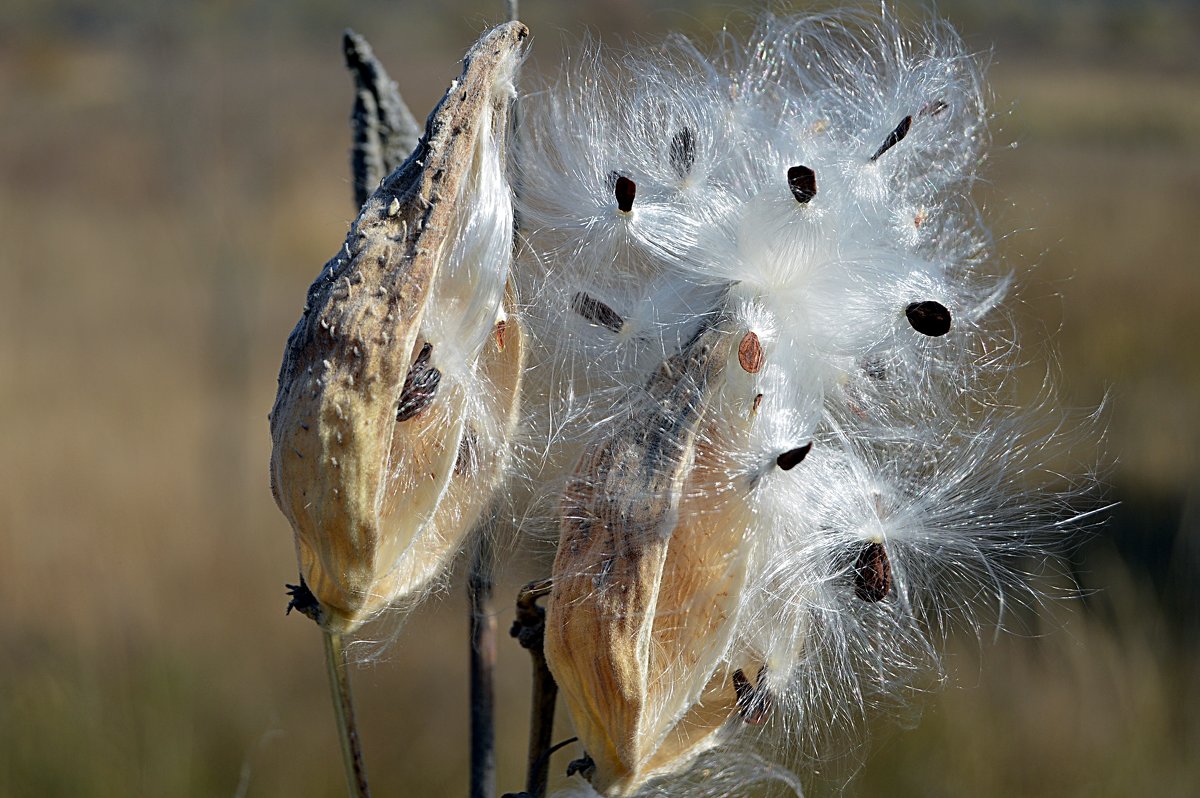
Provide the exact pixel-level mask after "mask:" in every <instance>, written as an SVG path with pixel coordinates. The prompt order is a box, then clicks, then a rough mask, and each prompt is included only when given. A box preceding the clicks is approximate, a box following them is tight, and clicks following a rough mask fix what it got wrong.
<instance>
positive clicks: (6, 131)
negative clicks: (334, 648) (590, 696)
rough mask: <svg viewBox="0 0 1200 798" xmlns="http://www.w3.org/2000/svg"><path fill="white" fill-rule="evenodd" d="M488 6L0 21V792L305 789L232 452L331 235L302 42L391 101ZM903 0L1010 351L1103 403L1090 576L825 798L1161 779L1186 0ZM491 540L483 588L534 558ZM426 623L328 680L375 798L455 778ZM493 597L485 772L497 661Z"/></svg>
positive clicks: (1181, 395) (553, 23) (1199, 249)
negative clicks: (986, 126)
mask: <svg viewBox="0 0 1200 798" xmlns="http://www.w3.org/2000/svg"><path fill="white" fill-rule="evenodd" d="M498 6H499V0H496V2H494V3H492V2H489V3H482V2H466V1H465V0H459V1H457V2H434V1H433V0H429V1H428V2H408V3H405V2H382V0H376V1H375V2H356V3H346V2H332V1H330V2H318V0H306V1H305V2H296V3H282V2H279V3H273V2H266V0H262V1H261V2H254V3H235V2H187V3H185V2H179V3H149V2H144V3H143V2H135V1H134V0H122V1H115V2H108V3H101V2H99V1H98V0H97V2H95V3H87V2H82V1H81V0H46V1H44V2H40V1H37V0H6V2H5V3H4V4H3V6H2V8H0V275H2V276H3V283H2V287H0V370H2V374H3V376H2V377H0V441H2V443H0V607H2V608H3V612H0V794H2V795H14V796H17V795H31V796H57V795H62V796H83V795H87V796H110V795H111V796H130V795H145V796H191V795H195V796H208V795H259V796H278V795H290V796H317V795H325V796H335V795H339V794H340V791H341V789H342V787H341V784H342V781H341V778H342V777H341V774H340V771H339V768H338V762H337V758H336V741H335V738H334V736H333V728H332V723H331V714H332V713H331V711H330V708H329V706H328V700H327V697H326V692H325V683H324V675H323V673H322V672H321V663H320V640H319V637H318V635H317V633H316V631H315V629H314V628H312V626H311V624H309V623H308V622H307V621H306V620H305V619H303V618H300V617H297V616H293V617H290V618H285V617H284V616H283V607H284V603H285V597H284V594H283V583H284V582H285V581H289V580H291V579H292V578H293V576H294V573H295V568H294V562H293V553H292V546H291V541H290V533H289V530H288V528H287V526H286V523H285V521H284V519H283V517H282V516H281V515H280V514H279V513H278V512H277V511H276V509H275V507H274V505H273V503H272V501H271V499H270V495H269V492H268V488H267V470H266V462H267V456H268V449H269V441H268V435H267V424H266V412H267V410H268V408H269V405H270V402H271V399H272V397H273V395H274V381H275V375H276V372H277V369H278V365H279V358H280V353H281V351H282V344H283V340H284V337H285V336H286V334H287V332H288V330H289V329H290V327H291V325H292V324H293V323H294V321H295V319H296V316H297V314H298V312H299V308H300V306H301V304H302V301H303V295H304V290H305V288H306V287H307V285H308V283H309V281H310V280H311V278H312V277H313V275H315V273H316V272H317V270H318V269H319V268H320V266H321V264H322V263H323V262H324V260H325V259H326V257H328V256H329V255H330V254H332V253H333V251H334V250H335V249H336V248H337V246H339V244H340V241H341V238H342V236H343V234H344V230H345V226H346V224H347V223H348V221H349V220H350V218H351V216H352V209H351V207H350V193H351V187H350V182H349V178H348V176H347V158H346V153H347V145H348V134H347V130H346V124H345V121H346V117H347V115H348V112H349V104H350V99H351V94H350V81H349V78H348V77H347V76H346V75H345V74H344V73H343V70H342V64H341V55H340V50H339V38H340V32H341V29H342V28H343V27H344V26H347V25H349V26H353V27H355V28H356V29H358V30H359V31H361V32H363V33H365V34H366V35H367V36H368V37H369V38H370V40H371V41H372V42H373V44H374V45H375V48H376V50H377V52H378V53H379V54H380V55H381V56H382V58H383V59H384V61H385V63H386V64H387V65H388V66H389V68H390V69H391V70H392V72H393V74H394V75H396V76H397V77H398V79H399V82H400V84H401V87H402V89H403V91H404V93H405V95H406V97H407V98H408V99H409V101H410V103H411V104H412V106H413V107H414V109H415V110H417V111H418V113H419V114H423V113H424V112H425V111H426V110H428V108H429V107H430V106H431V105H432V103H433V102H434V101H435V100H436V99H437V97H438V96H440V94H441V91H442V90H443V89H444V87H445V85H446V84H447V82H448V81H449V80H450V78H452V77H453V76H455V75H456V74H457V72H458V67H457V65H456V59H458V58H459V57H460V56H461V53H462V51H463V50H464V49H465V48H466V47H467V46H468V45H469V44H470V43H471V42H472V41H473V40H474V38H475V35H476V34H477V33H478V32H479V31H481V30H482V29H483V28H484V27H485V26H486V25H487V23H489V22H493V21H497V20H498V18H499V11H498V9H497V7H498ZM941 7H942V11H943V13H944V14H946V15H947V16H948V17H949V18H950V19H951V20H953V21H955V22H957V23H958V25H959V26H960V28H961V29H962V30H963V32H964V34H965V35H966V37H967V39H968V41H969V43H970V44H971V46H972V47H973V48H975V49H976V50H978V51H980V52H991V53H992V57H991V60H992V64H993V65H992V68H991V71H990V74H991V78H992V83H993V87H994V91H995V101H994V103H993V108H994V109H995V111H996V119H995V123H994V133H995V141H996V146H995V148H994V149H993V152H992V161H991V163H990V165H989V166H988V168H987V174H988V175H989V177H990V179H991V183H990V185H988V186H987V187H985V189H984V193H983V198H984V199H985V200H986V202H987V205H988V214H989V217H990V218H991V220H992V221H993V224H994V228H995V230H996V232H997V234H998V236H999V237H1000V249H1001V251H1002V255H1003V258H1004V260H1005V262H1006V263H1007V264H1008V265H1009V266H1010V267H1012V268H1014V269H1015V270H1017V271H1018V273H1019V274H1020V291H1019V297H1020V299H1021V301H1022V303H1023V304H1022V305H1021V306H1020V321H1021V326H1022V329H1023V331H1024V334H1025V340H1026V341H1027V343H1029V344H1030V347H1029V349H1028V350H1027V351H1028V354H1029V355H1030V357H1032V358H1034V359H1043V358H1044V357H1045V353H1046V351H1047V348H1049V347H1056V348H1057V350H1058V352H1059V361H1058V362H1059V367H1060V370H1061V372H1062V376H1061V382H1062V384H1063V386H1064V392H1063V393H1064V396H1065V398H1066V401H1067V402H1069V403H1070V404H1072V405H1073V406H1076V407H1083V408H1086V407H1090V406H1095V405H1097V404H1098V403H1100V402H1101V401H1102V399H1103V398H1104V396H1105V394H1106V392H1107V393H1108V394H1109V395H1110V396H1111V404H1110V406H1109V408H1108V410H1107V413H1106V415H1105V419H1106V421H1107V424H1108V428H1109V436H1108V441H1107V451H1108V454H1107V455H1106V461H1107V462H1109V463H1115V465H1114V466H1113V467H1112V470H1111V475H1110V477H1109V484H1110V485H1111V489H1110V496H1111V498H1113V499H1114V500H1119V501H1121V502H1123V504H1122V506H1121V507H1120V508H1118V509H1117V510H1115V511H1113V513H1112V514H1111V515H1112V520H1111V522H1110V523H1109V524H1108V525H1107V526H1106V527H1105V528H1104V529H1103V530H1102V531H1101V532H1100V533H1099V534H1098V535H1097V536H1096V538H1095V539H1094V540H1093V541H1092V542H1091V543H1090V544H1089V545H1088V546H1087V547H1086V548H1085V549H1084V550H1083V551H1082V552H1081V554H1080V556H1079V558H1078V561H1077V562H1076V563H1075V568H1076V569H1077V573H1078V575H1079V578H1080V580H1081V581H1082V583H1083V584H1084V585H1085V586H1086V587H1088V588H1091V589H1094V590H1095V591H1097V592H1096V593H1094V594H1093V595H1091V596H1090V597H1089V598H1088V599H1087V600H1086V601H1074V602H1070V603H1068V604H1066V605H1063V606H1059V607H1058V608H1056V610H1055V612H1054V613H1053V614H1054V615H1055V616H1056V617H1055V620H1053V621H1052V622H1049V623H1046V624H1044V625H1042V626H1038V627H1036V628H1034V629H1032V630H1029V632H1027V633H1026V634H1023V635H1020V636H1006V637H1002V638H1001V639H1000V641H999V642H998V643H997V644H996V645H991V644H990V643H987V644H985V645H984V646H983V651H982V656H980V653H979V651H978V648H979V647H978V646H977V645H976V643H975V642H974V640H971V639H968V640H963V641H956V642H955V643H954V645H952V647H951V658H950V669H951V673H952V686H951V687H950V688H949V689H948V690H945V691H943V692H941V693H940V694H938V695H936V696H934V697H932V698H931V699H930V700H929V701H927V702H925V704H924V708H925V712H924V715H923V717H920V718H919V724H918V725H917V727H916V729H915V730H911V731H908V730H901V729H898V728H897V727H896V725H895V724H892V723H888V722H880V723H878V724H877V725H876V731H877V732H878V734H876V736H875V748H876V750H875V751H874V752H873V754H872V756H871V759H870V763H869V764H868V766H867V767H866V769H865V772H864V773H863V774H862V776H861V778H860V779H859V780H858V781H856V782H854V783H853V784H851V786H850V787H849V790H848V793H849V794H851V795H862V796H868V795H879V796H889V798H896V797H898V796H908V795H912V796H930V795H932V796H943V795H944V796H957V795H966V794H970V795H977V796H993V795H994V796H1006V795H1030V796H1067V795H1079V796H1084V795H1087V796H1129V795H1155V796H1160V797H1161V796H1185V795H1193V794H1196V793H1197V792H1198V791H1200V758H1198V757H1197V756H1196V751H1198V750H1200V733H1198V732H1200V695H1198V692H1200V678H1198V677H1200V660H1198V658H1197V656H1196V654H1197V648H1196V643H1197V634H1196V632H1197V629H1198V628H1200V624H1197V614H1196V607H1197V599H1198V592H1197V589H1196V587H1195V585H1196V581H1197V578H1198V577H1200V565H1198V562H1200V545H1198V538H1197V535H1200V494H1198V493H1197V490H1196V483H1197V477H1198V475H1200V468H1198V460H1197V454H1196V453H1197V450H1198V449H1200V412H1198V410H1197V408H1198V407H1200V341H1198V339H1200V322H1198V321H1197V310H1196V308H1197V305H1198V304H1200V246H1198V245H1197V243H1196V241H1197V235H1198V233H1200V229H1198V228H1200V13H1198V12H1197V10H1196V7H1195V5H1194V4H1185V3H1166V2H1154V3H1150V2H1147V3H1136V2H1115V1H1114V2H1107V3H1092V4H1088V3H1082V2H1075V3H1064V4H1043V3H1038V2H1035V0H1022V1H1020V2H1018V1H1017V0H1012V2H1007V3H1000V4H993V3H985V2H983V0H974V1H972V2H967V1H965V0H962V1H957V2H955V1H951V0H946V1H945V2H943V3H941ZM523 18H524V20H525V21H526V22H527V23H528V24H529V25H530V26H531V27H532V29H533V31H534V50H533V52H534V56H533V59H532V60H531V62H530V64H531V66H530V68H531V69H539V68H541V69H545V68H549V67H551V66H552V65H553V64H554V63H555V61H556V59H557V53H558V52H559V50H560V42H561V41H562V40H563V37H564V35H565V36H566V37H567V38H568V39H569V38H571V37H576V36H578V35H579V34H580V33H581V32H582V31H583V30H584V29H585V27H591V28H592V29H593V30H596V31H599V32H600V33H601V35H602V37H603V38H605V39H607V38H609V37H616V36H618V35H621V36H624V35H630V34H634V33H638V34H645V35H647V36H654V35H657V34H658V33H660V32H661V31H663V30H665V29H667V28H683V29H686V30H689V31H694V32H704V31H711V30H714V29H715V28H716V27H718V26H719V25H720V24H721V23H722V22H723V21H725V20H726V19H729V20H730V21H731V24H733V25H734V26H735V27H742V28H744V27H745V21H746V17H745V15H744V14H742V13H740V12H738V11H737V10H736V9H734V8H733V7H731V6H730V5H727V4H721V5H719V6H718V5H710V4H706V3H701V2H696V3H688V2H674V3H670V2H654V3H635V2H599V1H598V0H597V1H595V2H586V3H578V4H576V3H555V2H551V0H539V1H538V2H533V1H532V0H527V2H525V3H524V13H523ZM1010 144H1012V145H1014V146H1015V148H1013V147H1010V146H1009V145H1010ZM1038 368H1040V367H1035V368H1034V369H1033V371H1031V375H1032V379H1034V380H1036V379H1038V378H1039V377H1040V371H1039V370H1038ZM1084 454H1085V458H1086V456H1087V453H1084ZM529 549H530V547H524V548H523V549H522V550H520V551H518V552H516V555H517V560H518V565H517V567H516V568H515V571H516V573H514V574H513V575H512V576H511V577H510V583H509V584H507V585H506V586H504V587H503V588H502V590H503V591H505V592H504V595H511V593H512V590H513V585H515V584H516V583H517V581H518V580H520V579H522V578H524V577H526V576H533V575H538V574H539V573H540V572H541V571H544V570H545V568H546V563H545V560H544V559H543V560H541V561H539V560H538V559H537V558H536V556H534V555H535V554H536V552H533V553H531V551H530V550H529ZM543 554H544V552H543ZM460 570H461V569H460ZM503 604H504V605H506V604H507V602H506V601H505V602H503ZM463 605H464V599H463V596H462V593H461V587H460V586H459V585H458V584H457V583H456V585H455V586H454V587H453V588H452V590H451V593H450V594H449V595H447V596H445V597H444V598H443V600H441V601H439V602H435V603H433V604H430V605H427V606H426V607H425V608H424V609H423V610H422V611H421V612H420V613H419V614H418V615H417V616H416V617H415V618H414V619H413V620H412V621H411V622H410V623H409V625H408V627H407V628H406V629H405V630H404V634H403V635H402V636H401V637H400V638H399V641H398V643H397V644H396V645H395V646H394V647H392V648H391V649H390V650H389V652H388V653H387V654H386V655H385V657H384V658H383V660H382V661H380V662H379V663H378V664H377V665H374V666H371V667H368V668H366V669H363V670H361V671H359V672H358V673H357V674H356V677H357V686H358V689H359V697H360V702H361V707H360V714H361V716H362V720H363V722H364V725H365V731H364V734H365V739H366V746H367V755H368V763H369V767H370V771H371V773H372V775H373V777H374V782H375V787H376V794H377V795H381V796H385V795H418V796H441V795H461V794H464V790H465V780H466V777H465V747H464V742H463V741H464V740H465V729H464V725H465V718H466V687H465V646H466V642H465V618H464V615H463ZM501 610H502V611H501V613H500V616H499V627H500V632H501V651H500V669H501V680H500V690H501V696H500V713H501V714H500V732H499V733H500V737H501V742H500V750H499V754H500V760H501V769H500V785H501V789H502V790H515V789H518V788H519V786H520V782H521V776H520V772H519V768H520V766H521V757H522V751H523V748H524V739H523V735H524V730H525V721H526V712H527V704H526V701H527V698H526V694H525V690H526V680H527V678H528V672H527V666H526V660H525V654H524V652H522V651H520V650H519V649H518V648H517V647H516V645H515V643H512V642H511V641H509V640H508V639H507V638H506V637H505V632H506V629H507V626H508V624H509V622H510V621H511V611H510V610H509V609H508V608H507V606H502V607H501ZM910 720H916V719H910ZM561 728H565V726H562V727H560V729H561ZM559 736H561V737H565V736H567V732H565V731H563V732H562V733H561V734H560V735H559ZM560 756H561V757H562V760H561V762H562V763H563V764H565V761H566V759H567V758H568V757H566V756H562V755H560ZM555 762H556V765H555V770H556V771H561V768H560V767H559V759H558V758H556V760H555ZM843 771H844V769H837V768H835V769H834V771H833V772H832V773H829V774H824V775H823V776H821V777H815V778H814V779H813V788H812V794H815V795H822V794H828V793H831V792H834V791H836V789H837V788H838V785H839V784H840V783H841V780H842V779H844V778H845V776H846V774H845V772H843Z"/></svg>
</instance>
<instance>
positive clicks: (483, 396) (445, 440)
mask: <svg viewBox="0 0 1200 798" xmlns="http://www.w3.org/2000/svg"><path fill="white" fill-rule="evenodd" d="M527 35H528V31H527V30H526V28H525V26H524V25H522V24H520V23H518V22H510V23H507V24H505V25H501V26H499V27H497V28H495V29H493V30H492V31H490V32H488V33H486V34H485V35H484V36H483V37H482V38H481V39H480V40H479V41H478V42H477V43H476V44H475V46H474V47H473V48H472V49H471V50H470V51H469V52H468V53H467V56H466V58H465V60H464V69H463V73H462V75H461V77H460V78H459V79H458V80H457V81H455V82H454V83H453V84H452V85H451V87H450V89H449V91H448V92H447V93H446V95H445V97H443V99H442V101H441V102H440V103H439V104H438V106H437V108H436V109H435V110H434V112H433V114H431V116H430V117H429V121H428V122H427V125H426V129H425V134H424V136H422V138H421V140H420V142H419V143H418V144H417V148H416V151H415V152H413V154H412V155H411V156H410V157H409V158H408V160H407V161H406V162H405V163H404V164H403V165H401V166H400V167H398V168H397V169H396V170H394V171H393V172H392V173H391V174H390V175H389V176H388V177H387V178H386V179H384V181H383V182H382V184H381V185H380V186H379V188H378V189H377V190H376V191H375V192H374V193H373V194H372V195H371V196H370V197H369V198H368V200H367V201H366V203H365V204H364V205H363V207H362V209H361V211H360V213H359V215H358V218H357V219H356V220H355V222H354V224H353V225H352V226H351V228H350V232H349V234H348V235H347V237H346V242H345V245H344V246H343V248H342V250H341V251H340V252H339V253H338V254H337V255H336V256H335V257H334V258H333V259H332V260H330V261H329V262H328V263H327V264H326V265H325V268H324V269H323V270H322V272H321V274H320V276H318V277H317V279H316V281H315V282H314V283H313V284H312V286H311V287H310V288H309V291H308V298H307V302H306V304H305V308H304V315H303V316H302V318H301V319H300V321H299V323H298V324H297V325H296V327H295V329H294V330H293V331H292V333H291V336H290V337H289V339H288V342H287V346H286V350H285V353H284V358H283V366H282V368H281V370H280V375H279V392H278V394H277V396H276V399H275V405H274V408H273V410H272V412H271V436H272V442H273V449H272V453H271V485H272V491H273V493H274V495H275V500H276V502H277V503H278V505H279V508H280V509H281V510H282V511H283V513H284V515H285V516H287V518H288V521H290V522H291V525H292V528H293V530H294V531H295V539H296V552H297V555H298V557H299V561H300V573H301V576H302V578H303V580H304V581H305V583H306V584H307V586H308V588H309V590H311V592H312V594H313V595H314V596H315V598H316V600H317V602H319V607H316V608H312V607H310V608H308V609H307V612H308V613H309V614H311V615H313V616H314V618H315V620H317V621H318V623H320V624H321V625H322V626H323V627H324V628H325V629H326V630H328V631H330V632H334V633H340V632H350V631H353V630H354V629H356V628H357V627H358V626H360V625H361V624H362V623H363V622H365V621H366V620H368V619H369V618H371V617H372V616H373V615H375V614H376V613H378V612H379V611H381V610H383V609H384V608H386V607H388V606H389V605H392V604H395V603H397V602H400V601H403V600H404V599H406V598H410V597H414V596H415V595H417V594H419V592H420V591H421V590H422V589H423V588H424V587H426V586H427V585H428V584H429V582H430V581H431V580H432V579H434V578H435V577H436V576H437V575H438V574H439V573H440V572H441V571H442V570H443V568H444V567H445V566H446V565H447V564H448V563H449V562H450V560H451V559H452V558H453V557H454V555H455V554H456V553H457V552H458V551H459V549H460V548H461V547H462V544H463V541H464V539H465V538H466V536H467V535H468V533H469V532H470V530H471V529H472V528H473V527H474V526H475V525H476V523H477V521H478V520H479V518H480V516H481V514H482V513H484V512H485V511H487V509H488V507H489V504H490V502H491V501H492V498H493V494H494V493H495V490H496V488H497V487H498V485H499V483H500V481H501V479H502V476H503V473H504V471H505V465H506V461H507V458H508V454H509V442H510V438H511V434H512V430H513V427H514V426H515V424H516V420H517V414H518V397H519V389H520V380H521V370H522V365H523V364H522V357H523V349H524V347H523V341H522V333H521V329H520V326H519V324H518V322H517V319H516V317H515V315H514V313H513V299H512V295H511V292H510V291H509V288H508V278H509V267H510V262H511V253H512V229H513V212H512V197H511V190H510V188H509V185H508V182H507V179H506V176H505V167H504V163H505V149H506V146H507V137H508V129H509V124H510V119H509V116H510V114H509V109H510V105H511V102H512V99H513V97H514V88H513V82H512V81H513V76H514V72H515V68H516V66H517V64H518V62H519V59H520V48H521V43H522V41H523V40H524V39H525V38H526V36H527Z"/></svg>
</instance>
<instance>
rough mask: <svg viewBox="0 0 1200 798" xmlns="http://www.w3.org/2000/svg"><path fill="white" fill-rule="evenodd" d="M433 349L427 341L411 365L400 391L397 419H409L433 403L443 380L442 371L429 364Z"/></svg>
mask: <svg viewBox="0 0 1200 798" xmlns="http://www.w3.org/2000/svg"><path fill="white" fill-rule="evenodd" d="M432 351H433V344H431V343H429V342H428V341H426V342H425V345H424V346H422V347H421V351H420V353H418V354H417V359H416V360H415V361H413V364H412V366H410V367H409V369H408V375H407V376H406V377H405V378H404V388H403V389H402V390H401V391H400V403H399V404H398V405H397V406H396V420H397V421H408V420H409V419H410V418H414V417H415V416H417V415H418V414H419V413H420V412H421V411H422V410H424V409H425V408H427V407H429V405H430V404H432V403H433V395H434V393H436V392H437V387H438V383H440V382H441V381H442V372H441V371H439V370H438V369H436V368H434V367H433V366H431V365H429V356H430V353H431V352H432Z"/></svg>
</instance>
